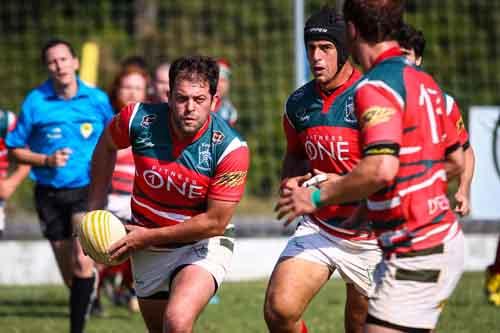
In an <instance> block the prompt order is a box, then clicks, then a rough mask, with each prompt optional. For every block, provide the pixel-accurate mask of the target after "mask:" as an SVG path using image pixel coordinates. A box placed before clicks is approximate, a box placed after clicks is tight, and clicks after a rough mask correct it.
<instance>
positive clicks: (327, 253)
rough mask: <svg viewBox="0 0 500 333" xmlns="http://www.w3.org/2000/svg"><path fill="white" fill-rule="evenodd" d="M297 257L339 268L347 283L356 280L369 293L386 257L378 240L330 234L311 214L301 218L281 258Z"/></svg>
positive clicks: (365, 292) (360, 289)
mask: <svg viewBox="0 0 500 333" xmlns="http://www.w3.org/2000/svg"><path fill="white" fill-rule="evenodd" d="M286 257H293V258H300V259H304V260H307V261H312V262H315V263H319V264H323V265H325V266H328V268H329V269H330V270H331V271H333V270H335V269H337V270H338V272H339V273H340V275H341V276H342V278H343V279H344V281H345V282H346V283H353V284H354V285H355V286H356V289H358V290H359V291H360V292H361V293H363V294H364V295H366V296H368V292H369V290H370V286H371V284H372V281H373V271H374V270H375V267H376V266H377V264H378V263H379V262H380V260H381V259H382V252H381V251H380V248H379V247H378V245H377V241H376V240H375V239H372V240H361V241H351V240H347V239H343V238H340V237H335V236H333V235H330V234H327V233H326V232H324V231H322V230H321V229H320V227H318V226H317V225H316V224H315V223H314V222H313V221H311V219H310V218H309V217H308V216H303V217H301V220H300V224H299V226H298V228H297V230H296V231H295V234H294V235H293V237H292V238H290V240H289V241H288V244H287V246H286V247H285V249H284V250H283V252H282V253H281V255H280V258H286Z"/></svg>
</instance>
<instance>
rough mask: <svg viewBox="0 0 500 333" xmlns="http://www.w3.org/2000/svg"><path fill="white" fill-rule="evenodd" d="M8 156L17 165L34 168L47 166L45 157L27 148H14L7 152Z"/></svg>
mask: <svg viewBox="0 0 500 333" xmlns="http://www.w3.org/2000/svg"><path fill="white" fill-rule="evenodd" d="M9 154H10V155H11V156H12V157H13V158H14V159H15V160H16V161H17V162H18V163H23V164H29V165H31V166H34V167H43V166H46V164H47V158H48V156H47V155H45V154H40V153H35V152H33V151H31V150H29V149H27V148H14V149H11V150H9Z"/></svg>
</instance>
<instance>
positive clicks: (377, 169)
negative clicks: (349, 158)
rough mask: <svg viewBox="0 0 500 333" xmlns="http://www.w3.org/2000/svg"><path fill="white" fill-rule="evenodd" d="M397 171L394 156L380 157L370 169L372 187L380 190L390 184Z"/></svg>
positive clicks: (397, 167)
mask: <svg viewBox="0 0 500 333" xmlns="http://www.w3.org/2000/svg"><path fill="white" fill-rule="evenodd" d="M398 170H399V160H398V158H397V157H395V156H391V155H382V156H379V158H377V161H376V163H374V165H373V168H372V175H373V176H372V181H373V184H374V187H375V188H377V189H382V188H384V187H387V186H388V185H390V184H391V182H392V181H393V180H394V178H396V175H397V173H398Z"/></svg>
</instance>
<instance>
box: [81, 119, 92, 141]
mask: <svg viewBox="0 0 500 333" xmlns="http://www.w3.org/2000/svg"><path fill="white" fill-rule="evenodd" d="M92 132H94V127H93V126H92V124H91V123H83V124H81V125H80V133H81V134H82V136H83V137H84V138H85V139H88V138H89V136H91V135H92Z"/></svg>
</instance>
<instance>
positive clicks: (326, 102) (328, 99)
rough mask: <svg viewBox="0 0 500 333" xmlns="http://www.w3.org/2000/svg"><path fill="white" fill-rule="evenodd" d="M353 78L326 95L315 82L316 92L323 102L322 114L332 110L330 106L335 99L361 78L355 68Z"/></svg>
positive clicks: (350, 77)
mask: <svg viewBox="0 0 500 333" xmlns="http://www.w3.org/2000/svg"><path fill="white" fill-rule="evenodd" d="M352 69H353V70H352V73H351V76H349V78H348V79H347V81H346V82H344V83H343V84H342V85H341V86H339V87H337V88H335V89H334V90H333V91H332V92H331V93H330V94H325V92H324V91H323V90H321V88H320V86H319V84H318V82H317V81H315V82H314V86H315V88H316V92H317V93H318V95H319V96H320V97H321V99H322V100H323V109H322V111H321V112H323V113H326V112H328V110H329V109H330V106H331V105H332V104H333V102H334V101H335V99H336V98H337V97H338V96H339V95H340V94H342V93H343V92H344V91H346V90H347V89H348V88H349V87H351V86H352V85H353V84H354V83H355V82H356V81H357V80H358V79H359V78H360V77H361V72H360V71H359V70H357V69H356V68H355V67H353V68H352Z"/></svg>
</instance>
